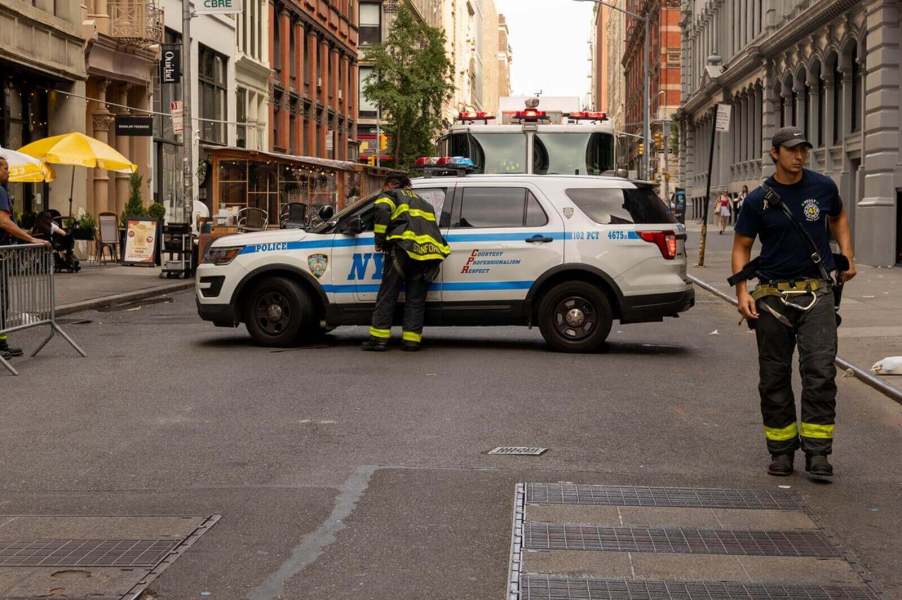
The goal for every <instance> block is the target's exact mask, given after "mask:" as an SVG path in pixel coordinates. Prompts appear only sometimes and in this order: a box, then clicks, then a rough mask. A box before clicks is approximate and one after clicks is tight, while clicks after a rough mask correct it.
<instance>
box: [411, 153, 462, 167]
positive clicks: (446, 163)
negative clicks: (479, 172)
mask: <svg viewBox="0 0 902 600" xmlns="http://www.w3.org/2000/svg"><path fill="white" fill-rule="evenodd" d="M414 164H415V165H416V166H417V167H438V168H446V169H462V170H467V169H475V168H476V165H475V164H473V161H472V160H470V159H469V158H467V157H465V156H421V157H420V158H418V159H417V160H416V162H415V163H414Z"/></svg>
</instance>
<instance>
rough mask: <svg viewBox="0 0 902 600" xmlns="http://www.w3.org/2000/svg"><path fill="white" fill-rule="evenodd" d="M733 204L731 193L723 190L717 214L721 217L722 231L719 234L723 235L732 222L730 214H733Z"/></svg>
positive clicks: (718, 202)
mask: <svg viewBox="0 0 902 600" xmlns="http://www.w3.org/2000/svg"><path fill="white" fill-rule="evenodd" d="M732 204H733V203H732V202H731V201H730V195H729V194H728V193H726V192H721V194H720V198H718V200H717V216H718V217H719V218H720V232H719V233H718V235H722V234H723V231H724V229H725V228H726V227H727V225H728V224H729V223H730V215H731V214H733V213H732V211H731V206H732Z"/></svg>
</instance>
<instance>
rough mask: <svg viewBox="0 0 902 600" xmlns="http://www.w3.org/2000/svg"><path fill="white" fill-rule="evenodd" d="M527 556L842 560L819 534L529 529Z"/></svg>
mask: <svg viewBox="0 0 902 600" xmlns="http://www.w3.org/2000/svg"><path fill="white" fill-rule="evenodd" d="M525 533H526V535H525V539H526V543H525V547H526V548H528V549H530V550H596V551H602V552H656V553H662V552H663V553H673V554H729V555H736V556H811V557H817V558H833V557H838V556H840V554H839V552H838V551H837V550H836V548H834V547H833V546H832V545H831V544H830V542H828V541H827V539H826V538H825V537H824V536H823V535H822V534H820V533H819V532H817V531H746V530H737V531H733V530H726V529H695V528H688V527H676V528H648V527H596V526H593V525H557V524H550V523H527V524H526V527H525Z"/></svg>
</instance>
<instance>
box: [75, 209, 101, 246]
mask: <svg viewBox="0 0 902 600" xmlns="http://www.w3.org/2000/svg"><path fill="white" fill-rule="evenodd" d="M96 232H97V221H95V220H94V215H92V214H89V213H85V214H83V215H82V216H81V218H80V219H77V220H75V222H74V223H73V227H72V237H73V238H75V239H76V240H88V241H90V240H93V239H94V236H95V235H96Z"/></svg>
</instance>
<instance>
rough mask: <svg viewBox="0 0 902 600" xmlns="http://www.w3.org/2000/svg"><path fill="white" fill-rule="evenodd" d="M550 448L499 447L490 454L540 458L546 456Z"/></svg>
mask: <svg viewBox="0 0 902 600" xmlns="http://www.w3.org/2000/svg"><path fill="white" fill-rule="evenodd" d="M547 450H548V448H538V447H530V446H498V447H497V448H495V449H494V450H490V451H489V454H505V455H508V456H539V455H540V454H544V453H545V452H546V451H547Z"/></svg>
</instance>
